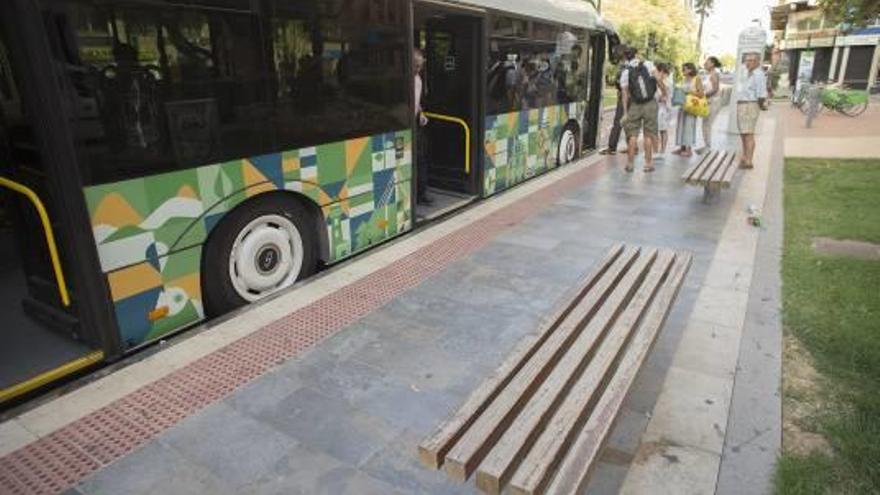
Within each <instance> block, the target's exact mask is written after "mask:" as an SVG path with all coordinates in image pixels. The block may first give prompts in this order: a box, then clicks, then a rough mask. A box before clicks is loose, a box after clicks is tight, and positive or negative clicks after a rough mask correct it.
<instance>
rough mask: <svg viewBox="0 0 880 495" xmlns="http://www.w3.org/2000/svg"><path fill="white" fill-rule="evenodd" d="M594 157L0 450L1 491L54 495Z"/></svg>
mask: <svg viewBox="0 0 880 495" xmlns="http://www.w3.org/2000/svg"><path fill="white" fill-rule="evenodd" d="M606 167H607V166H606V165H603V164H596V165H594V166H592V167H588V168H586V169H584V170H582V171H579V172H575V173H573V174H571V175H570V176H568V177H566V178H564V179H562V180H559V181H557V182H555V183H553V184H550V185H548V186H545V187H543V188H541V189H539V190H538V191H535V192H533V193H531V194H529V195H527V196H525V197H523V198H521V199H519V200H517V201H516V202H514V203H512V204H511V205H509V206H508V207H506V208H503V209H501V210H498V211H496V212H494V213H492V214H490V215H488V216H486V217H485V218H483V219H480V220H478V221H476V222H474V223H472V224H470V225H467V226H465V227H462V228H460V229H458V230H456V231H454V232H451V233H449V234H447V235H446V236H444V237H442V238H440V239H438V240H437V241H435V242H433V243H432V244H430V245H428V246H425V247H423V248H421V249H419V250H418V251H416V252H414V253H411V254H409V255H408V256H405V257H404V258H402V259H401V260H399V261H397V262H395V263H393V264H391V265H389V266H387V267H385V268H382V269H380V270H377V271H376V272H373V273H371V274H369V275H367V276H365V277H363V278H361V279H360V280H357V281H355V282H353V283H352V284H350V285H348V286H346V287H343V288H342V289H339V290H338V291H336V292H333V293H331V294H329V295H327V296H325V297H323V298H321V299H319V300H317V301H315V302H313V303H311V304H309V305H307V306H305V307H303V308H301V309H299V310H297V311H295V312H293V313H291V314H289V315H287V316H285V317H283V318H281V319H279V320H277V321H274V322H272V323H270V324H268V325H266V326H265V327H263V328H261V329H260V330H257V331H256V332H254V333H252V334H250V335H248V336H247V337H244V338H242V339H240V340H238V341H236V342H233V343H231V344H229V345H228V346H226V347H224V348H222V349H218V350H217V351H215V352H213V353H211V354H209V355H206V356H204V357H202V358H200V359H198V360H196V361H194V362H192V363H190V364H188V365H187V366H185V367H183V368H181V369H179V370H177V371H175V372H173V373H170V374H169V375H167V376H165V377H163V378H161V379H159V380H157V381H155V382H153V383H150V384H148V385H145V386H143V387H141V388H140V389H138V390H136V391H135V392H133V393H131V394H129V395H127V396H125V397H123V398H121V399H118V400H116V401H114V402H112V403H110V404H108V405H107V406H105V407H103V408H101V409H99V410H97V411H95V412H93V413H91V414H88V415H86V416H84V417H83V418H80V419H79V420H77V421H74V422H73V423H71V424H69V425H67V426H65V427H64V428H62V429H60V430H58V431H56V432H54V433H52V434H50V435H47V436H46V437H43V438H41V439H39V440H37V441H35V442H33V443H31V444H29V445H26V446H24V447H22V448H21V449H19V450H17V451H15V452H12V453H10V454H8V455H6V456H4V457H2V458H0V493H3V494H10V495H18V494H52V493H59V492H62V491H64V490H66V489H68V488H70V487H71V486H73V485H75V484H76V483H77V482H79V481H80V480H82V479H83V478H85V477H86V476H88V475H90V474H91V473H93V472H95V471H96V470H98V469H100V468H101V467H102V466H105V465H107V464H109V463H111V462H113V461H115V460H117V459H119V458H121V457H123V456H125V455H127V454H129V453H131V452H132V451H134V450H135V449H137V448H138V447H140V446H141V445H143V444H144V443H146V442H147V441H149V440H150V439H152V438H154V437H155V436H156V435H158V434H159V433H161V432H162V431H164V430H166V429H167V428H169V427H171V426H173V425H175V424H177V423H178V422H180V421H181V420H183V419H184V418H186V417H188V416H190V415H192V414H193V413H195V412H197V411H199V410H200V409H202V408H204V407H206V406H208V405H209V404H211V403H213V402H216V401H217V400H220V399H222V398H223V397H226V396H227V395H229V394H230V393H231V392H233V391H234V390H235V389H237V388H238V387H240V386H242V385H244V384H245V383H247V382H249V381H251V380H253V379H254V378H257V377H259V376H260V375H262V374H264V373H266V372H267V371H269V370H270V369H272V368H273V367H275V366H277V365H278V364H280V363H282V362H284V361H286V360H287V359H290V358H291V357H293V356H296V355H297V354H299V353H301V352H302V351H304V350H306V349H308V348H310V347H312V346H314V345H315V344H317V343H319V342H321V341H322V340H324V339H326V338H327V337H329V336H331V335H333V334H334V333H336V332H338V331H339V330H341V329H343V328H345V327H346V326H348V325H350V324H352V323H354V322H355V321H357V320H358V319H360V318H362V317H364V316H366V315H367V314H369V313H370V312H372V311H374V310H376V309H377V308H379V307H381V306H383V305H384V304H386V303H388V302H390V301H391V300H392V299H393V298H394V297H396V296H398V295H400V294H401V293H403V292H405V291H406V290H408V289H410V288H412V287H415V286H416V285H418V284H419V283H421V282H422V281H423V280H425V279H426V278H428V277H430V276H431V275H433V274H435V273H437V272H439V271H441V270H443V269H444V268H445V267H447V266H448V265H449V264H450V263H453V262H454V261H456V260H458V259H461V258H463V257H465V256H467V255H468V254H470V253H472V252H473V251H475V250H477V249H479V248H480V247H482V246H484V245H486V244H487V243H489V242H490V241H491V240H492V239H493V238H495V237H496V236H497V235H498V234H499V233H501V232H502V231H504V230H506V229H508V228H510V227H513V226H515V225H517V224H519V223H521V222H522V221H523V220H525V219H527V218H528V217H530V216H532V215H534V214H536V213H537V212H538V211H540V210H541V208H542V207H543V206H546V205H549V204H551V203H553V202H554V201H555V200H556V199H558V198H559V197H561V196H562V195H563V194H565V193H567V192H569V191H571V190H573V189H575V188H577V187H579V186H581V185H583V184H584V183H585V182H587V181H589V180H592V179H594V178H596V177H597V176H599V175H600V174H601V173H602V172H603V171H604V170H605V169H606Z"/></svg>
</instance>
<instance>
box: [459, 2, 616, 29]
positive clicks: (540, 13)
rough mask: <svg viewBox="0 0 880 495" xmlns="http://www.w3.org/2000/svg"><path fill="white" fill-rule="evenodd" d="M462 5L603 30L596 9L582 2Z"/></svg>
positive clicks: (474, 3) (602, 24) (476, 3)
mask: <svg viewBox="0 0 880 495" xmlns="http://www.w3.org/2000/svg"><path fill="white" fill-rule="evenodd" d="M461 3H462V4H468V5H474V6H476V7H484V8H487V9H493V10H501V11H505V12H510V13H514V14H520V15H526V16H529V17H536V18H539V19H547V20H548V21H553V22H558V23H560V24H567V25H569V26H574V27H582V28H587V29H602V30H605V27H604V25H605V21H604V20H603V19H602V18H601V17H599V14H598V13H597V12H596V8H595V7H593V5H592V4H591V3H589V2H585V1H584V0H462V2H461Z"/></svg>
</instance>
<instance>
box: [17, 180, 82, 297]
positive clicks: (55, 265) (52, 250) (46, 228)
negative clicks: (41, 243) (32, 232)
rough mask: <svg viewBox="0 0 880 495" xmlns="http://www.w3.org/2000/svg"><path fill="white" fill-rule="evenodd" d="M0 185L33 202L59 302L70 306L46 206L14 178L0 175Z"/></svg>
mask: <svg viewBox="0 0 880 495" xmlns="http://www.w3.org/2000/svg"><path fill="white" fill-rule="evenodd" d="M0 186H2V187H6V188H8V189H11V190H13V191H15V192H17V193H19V194H22V195H24V196H25V197H26V198H27V199H29V200H30V202H31V203H33V205H34V208H36V210H37V214H38V215H39V216H40V222H41V223H42V224H43V234H45V236H46V245H47V246H49V257H50V258H51V260H52V269H53V270H54V271H55V282H56V283H57V284H58V294H59V295H60V296H61V302H62V303H63V304H64V305H65V306H70V295H69V294H68V293H67V282H66V281H65V279H64V270H62V269H61V261H60V259H59V258H58V246H57V244H56V243H55V234H54V233H52V224H51V223H50V222H49V214H48V213H46V207H45V206H43V202H42V201H40V197H39V196H37V193H35V192H34V191H33V189H31V188H29V187H27V186H25V185H24V184H19V183H18V182H15V181H14V180H10V179H7V178H6V177H0Z"/></svg>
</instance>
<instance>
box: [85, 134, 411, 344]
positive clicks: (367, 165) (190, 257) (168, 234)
mask: <svg viewBox="0 0 880 495" xmlns="http://www.w3.org/2000/svg"><path fill="white" fill-rule="evenodd" d="M411 174H412V135H411V132H410V131H409V130H404V131H399V132H391V133H386V134H379V135H374V136H370V137H365V138H359V139H350V140H347V141H340V142H335V143H329V144H322V145H318V146H315V147H308V148H301V149H296V150H290V151H284V152H280V153H271V154H267V155H261V156H255V157H250V158H243V159H239V160H232V161H228V162H224V163H217V164H211V165H205V166H201V167H197V168H192V169H187V170H181V171H175V172H169V173H163V174H159V175H153V176H148V177H141V178H138V179H131V180H125V181H122V182H116V183H112V184H101V185H98V186H92V187H87V188H85V190H84V192H85V196H86V201H87V203H88V208H89V213H90V216H91V220H92V228H93V231H94V236H95V242H96V244H97V247H98V255H99V258H100V260H101V267H102V270H103V271H104V273H105V274H106V275H107V280H108V284H109V287H110V292H111V296H112V298H113V302H114V305H115V309H116V318H117V322H118V324H119V330H120V332H121V335H122V340H123V341H124V343H125V346H126V347H127V348H131V347H134V346H137V345H140V344H142V343H144V342H148V341H150V340H153V339H156V338H158V337H161V336H162V335H164V334H166V333H168V332H171V331H174V330H177V329H180V328H182V327H184V326H187V325H191V324H193V323H195V322H198V321H199V320H201V319H203V318H204V311H203V309H202V296H201V279H200V267H201V251H202V248H201V246H202V244H203V243H204V242H205V240H206V239H207V236H208V233H209V232H210V231H211V229H212V228H213V227H214V226H215V225H217V223H218V222H219V221H220V220H221V219H222V218H223V216H224V215H225V214H226V213H227V212H228V211H230V210H231V209H232V208H234V207H235V206H236V205H238V204H239V203H241V202H242V201H244V200H245V199H247V198H250V197H253V196H256V195H258V194H261V193H265V192H268V191H278V190H287V191H295V192H297V193H300V194H302V195H304V196H306V197H308V198H310V199H311V200H312V201H314V202H315V203H316V204H317V205H318V206H320V208H321V210H322V212H323V216H324V221H325V222H326V228H327V237H328V240H329V250H330V252H329V253H328V254H329V261H331V262H335V261H338V260H340V259H343V258H345V257H347V256H349V255H351V254H353V253H355V252H358V251H361V250H363V249H366V248H367V247H369V246H370V245H372V244H375V243H377V242H379V241H382V240H385V239H388V238H390V237H393V236H395V235H398V234H400V233H402V232H405V231H407V230H409V229H410V228H411V226H412V203H411V198H410V178H411ZM166 308H167V309H166Z"/></svg>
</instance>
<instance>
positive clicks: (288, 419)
mask: <svg viewBox="0 0 880 495" xmlns="http://www.w3.org/2000/svg"><path fill="white" fill-rule="evenodd" d="M257 419H258V420H260V421H261V422H262V423H263V424H265V425H270V426H271V428H272V429H273V430H275V431H276V434H277V436H278V437H279V438H284V439H290V440H289V441H288V442H287V445H288V446H289V445H290V444H292V443H296V444H298V445H301V446H303V447H305V448H307V449H308V450H310V451H315V452H320V453H323V454H326V455H328V456H330V457H333V458H335V459H337V460H339V461H341V462H343V463H345V464H347V465H349V466H352V467H357V466H359V465H360V464H361V463H363V462H364V461H365V460H366V459H367V458H369V457H370V456H371V455H372V454H373V453H374V452H375V451H377V450H378V449H380V448H382V446H383V445H385V444H386V443H388V442H389V441H391V440H392V439H393V438H394V435H395V431H394V429H393V428H392V427H391V426H389V425H388V424H387V423H386V422H385V421H384V420H383V419H382V418H377V417H375V416H371V415H369V414H365V413H364V412H362V411H358V410H357V409H355V408H354V407H352V406H351V405H350V404H349V403H348V402H346V401H345V400H343V399H338V398H333V397H326V396H324V395H323V394H321V393H320V392H319V391H318V390H316V389H314V388H311V387H303V388H300V389H298V390H296V391H294V392H293V393H291V394H288V395H286V396H283V397H280V398H279V400H278V402H277V403H276V405H275V407H274V408H271V409H266V410H264V411H262V412H261V413H260V414H259V416H258V417H257ZM282 455H283V453H281V454H279V453H278V452H274V451H273V456H275V457H277V458H280V457H281V456H282ZM276 460H277V459H276Z"/></svg>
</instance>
